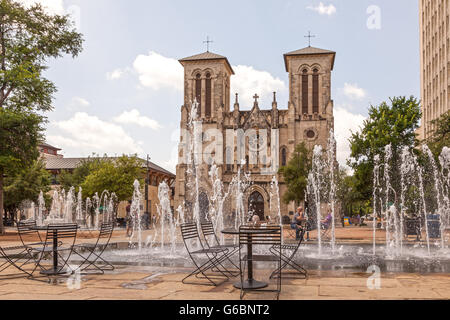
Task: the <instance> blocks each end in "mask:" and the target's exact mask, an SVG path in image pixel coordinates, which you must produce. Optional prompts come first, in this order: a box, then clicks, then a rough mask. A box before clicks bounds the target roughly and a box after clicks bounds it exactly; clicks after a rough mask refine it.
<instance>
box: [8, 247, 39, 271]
mask: <svg viewBox="0 0 450 320" xmlns="http://www.w3.org/2000/svg"><path fill="white" fill-rule="evenodd" d="M0 258H2V259H5V260H6V261H5V262H3V263H2V264H0V273H1V272H3V271H4V270H6V269H8V268H9V267H11V266H12V267H15V268H16V269H18V270H20V271H21V272H22V273H23V275H27V276H31V273H30V272H29V271H27V270H25V269H24V266H25V265H27V264H29V263H30V261H31V260H33V258H32V257H31V256H30V255H29V254H28V250H27V248H26V247H24V246H16V247H2V246H0ZM23 260H25V261H23ZM33 262H34V261H33ZM17 275H19V276H23V275H22V274H3V275H1V277H2V278H8V279H10V278H11V277H16V276H17Z"/></svg>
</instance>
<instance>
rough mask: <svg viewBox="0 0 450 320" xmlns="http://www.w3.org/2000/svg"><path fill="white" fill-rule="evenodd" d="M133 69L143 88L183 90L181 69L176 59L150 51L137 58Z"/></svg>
mask: <svg viewBox="0 0 450 320" xmlns="http://www.w3.org/2000/svg"><path fill="white" fill-rule="evenodd" d="M133 68H134V70H135V71H136V72H137V74H138V76H139V81H140V83H141V85H142V86H144V87H148V88H151V89H154V90H159V89H161V88H175V89H177V90H183V76H184V72H183V67H182V66H181V64H180V63H179V62H178V61H177V60H176V59H172V58H167V57H164V56H162V55H160V54H158V53H156V52H154V51H150V53H149V54H148V55H142V54H141V55H139V56H137V58H136V60H134V63H133Z"/></svg>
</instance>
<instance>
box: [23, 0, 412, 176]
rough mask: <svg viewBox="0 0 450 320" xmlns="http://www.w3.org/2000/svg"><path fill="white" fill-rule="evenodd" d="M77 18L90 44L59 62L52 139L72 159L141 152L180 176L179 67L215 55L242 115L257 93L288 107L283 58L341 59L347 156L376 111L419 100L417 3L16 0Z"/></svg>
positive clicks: (338, 92)
mask: <svg viewBox="0 0 450 320" xmlns="http://www.w3.org/2000/svg"><path fill="white" fill-rule="evenodd" d="M16 1H19V2H22V3H24V4H25V5H30V4H31V3H34V2H40V3H41V4H43V5H44V6H45V7H46V10H48V11H49V12H52V13H58V14H62V13H69V14H71V15H72V17H73V20H74V22H75V25H76V27H77V28H78V30H79V32H81V33H82V34H83V37H84V39H85V42H84V45H83V47H84V50H83V52H82V53H81V54H80V55H79V56H78V57H76V58H75V59H72V57H64V58H60V59H57V60H49V62H48V65H49V69H48V71H47V72H46V77H47V78H48V79H50V80H51V81H53V82H54V83H55V84H56V86H57V87H58V93H57V94H56V95H55V100H54V110H53V111H51V112H48V113H47V114H46V116H47V117H48V120H49V122H48V124H47V130H46V139H47V142H48V143H50V144H52V145H54V146H57V147H59V148H61V149H62V151H61V153H62V154H63V155H64V156H65V157H84V156H89V155H91V154H92V153H94V152H95V153H98V154H104V153H107V154H108V155H110V156H113V155H121V154H123V153H125V154H134V153H137V154H138V155H139V156H140V157H143V158H145V157H146V155H147V154H148V155H150V158H151V160H152V161H153V162H155V163H157V164H158V165H160V166H162V167H164V168H166V169H168V170H171V171H172V172H175V166H176V162H177V157H176V155H177V144H178V139H179V125H180V120H181V112H180V111H181V105H182V104H183V91H182V89H183V69H182V67H181V65H180V64H179V63H178V60H179V59H181V58H184V57H187V56H191V55H194V54H198V53H201V52H204V51H206V44H204V41H205V40H206V38H207V36H209V37H210V39H212V41H214V42H213V43H211V44H210V51H212V52H214V53H217V54H221V55H224V56H226V57H227V58H228V60H229V61H230V63H231V65H232V66H233V68H234V71H235V73H236V75H235V76H233V77H232V78H231V86H232V88H231V90H232V93H234V92H238V93H239V94H240V105H241V109H242V110H249V109H250V108H251V107H252V98H251V97H252V96H253V95H254V94H255V93H257V94H258V95H259V96H260V97H261V99H260V107H261V108H262V109H270V108H271V93H272V92H273V91H277V92H278V106H279V108H280V109H287V102H288V89H287V88H288V74H287V73H286V71H285V68H284V61H283V54H284V53H286V52H290V51H293V50H297V49H300V48H304V47H306V46H308V39H307V38H305V36H306V35H307V34H308V32H309V31H311V34H312V35H315V38H312V39H311V46H313V47H318V48H323V49H328V50H333V51H335V52H337V55H336V62H335V68H334V70H333V74H332V99H333V100H334V106H335V110H334V113H335V131H336V139H337V143H338V154H337V156H338V160H339V162H340V164H341V165H345V163H346V161H345V160H346V158H347V157H348V156H349V154H350V151H349V144H348V138H349V137H350V134H351V131H356V130H358V128H360V126H361V125H362V123H363V121H364V119H366V117H367V115H368V108H369V107H370V105H377V104H379V103H381V102H382V101H387V100H388V99H389V97H393V96H403V95H406V96H410V95H414V96H416V97H420V52H419V14H418V1H411V0H396V1H389V0H371V1H366V0H323V1H315V0H297V1H292V0H290V1H289V0H240V1H236V0H228V1H216V0H207V1H206V0H193V1H184V0H127V1H126V0H16Z"/></svg>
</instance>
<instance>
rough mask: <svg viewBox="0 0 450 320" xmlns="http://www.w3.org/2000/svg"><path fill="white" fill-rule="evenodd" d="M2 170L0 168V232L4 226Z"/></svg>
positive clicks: (3, 232)
mask: <svg viewBox="0 0 450 320" xmlns="http://www.w3.org/2000/svg"><path fill="white" fill-rule="evenodd" d="M3 212H4V210H3V171H2V170H0V234H2V235H3V234H5V227H4V225H3Z"/></svg>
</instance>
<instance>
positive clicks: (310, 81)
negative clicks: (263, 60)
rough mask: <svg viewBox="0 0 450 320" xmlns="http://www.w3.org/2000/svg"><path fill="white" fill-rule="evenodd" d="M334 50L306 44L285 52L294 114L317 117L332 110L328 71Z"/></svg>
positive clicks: (328, 113) (330, 113)
mask: <svg viewBox="0 0 450 320" xmlns="http://www.w3.org/2000/svg"><path fill="white" fill-rule="evenodd" d="M335 57H336V52H334V51H330V50H324V49H319V48H314V47H306V48H303V49H300V50H296V51H292V52H289V53H286V54H285V55H284V62H285V65H286V71H287V72H289V102H290V108H294V109H295V115H296V117H299V116H300V117H301V118H303V119H306V118H317V117H318V116H319V115H322V116H323V115H331V116H332V114H333V101H332V100H331V71H332V70H333V67H334V60H335Z"/></svg>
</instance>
